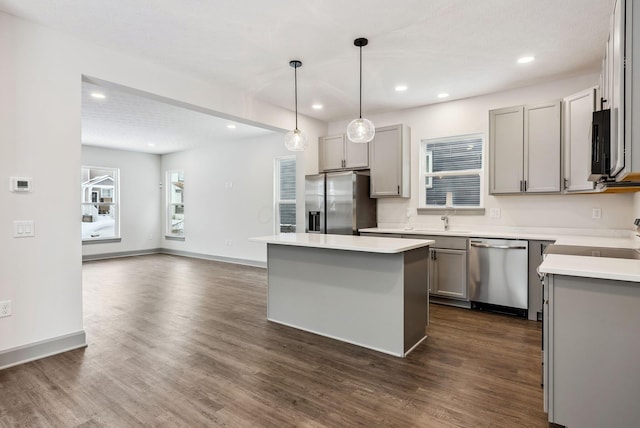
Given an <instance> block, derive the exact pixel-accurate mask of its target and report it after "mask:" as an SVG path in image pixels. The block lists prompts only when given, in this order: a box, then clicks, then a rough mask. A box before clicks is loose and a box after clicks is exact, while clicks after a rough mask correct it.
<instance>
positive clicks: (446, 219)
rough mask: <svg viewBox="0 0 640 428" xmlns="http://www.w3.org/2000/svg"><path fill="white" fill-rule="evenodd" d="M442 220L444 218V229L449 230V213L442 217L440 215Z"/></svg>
mask: <svg viewBox="0 0 640 428" xmlns="http://www.w3.org/2000/svg"><path fill="white" fill-rule="evenodd" d="M440 220H444V230H445V231H447V230H449V214H445V215H443V216H442V217H440Z"/></svg>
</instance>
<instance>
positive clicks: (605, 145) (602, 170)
mask: <svg viewBox="0 0 640 428" xmlns="http://www.w3.org/2000/svg"><path fill="white" fill-rule="evenodd" d="M611 143H612V141H611V109H606V110H600V111H594V112H593V121H592V123H591V174H590V175H589V180H590V181H601V180H603V179H604V180H607V179H608V178H609V177H610V173H611Z"/></svg>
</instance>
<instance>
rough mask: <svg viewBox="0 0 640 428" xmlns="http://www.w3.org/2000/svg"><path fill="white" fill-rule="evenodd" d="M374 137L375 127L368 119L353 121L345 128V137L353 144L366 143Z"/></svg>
mask: <svg viewBox="0 0 640 428" xmlns="http://www.w3.org/2000/svg"><path fill="white" fill-rule="evenodd" d="M375 135H376V127H375V126H374V125H373V122H371V121H370V120H369V119H364V118H362V117H361V118H359V119H354V120H352V121H351V123H349V126H347V137H348V138H349V141H352V142H354V143H368V142H369V141H371V140H373V137H374V136H375Z"/></svg>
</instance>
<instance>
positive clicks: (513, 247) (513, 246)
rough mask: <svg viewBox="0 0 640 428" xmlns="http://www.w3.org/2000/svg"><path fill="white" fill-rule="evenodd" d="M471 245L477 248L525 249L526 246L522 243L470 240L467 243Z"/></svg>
mask: <svg viewBox="0 0 640 428" xmlns="http://www.w3.org/2000/svg"><path fill="white" fill-rule="evenodd" d="M469 245H471V246H472V247H478V248H498V249H501V250H526V249H527V247H526V246H524V245H493V244H485V243H484V242H475V241H471V242H470V243H469Z"/></svg>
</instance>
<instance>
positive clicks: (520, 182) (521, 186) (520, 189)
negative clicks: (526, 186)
mask: <svg viewBox="0 0 640 428" xmlns="http://www.w3.org/2000/svg"><path fill="white" fill-rule="evenodd" d="M520 191H521V192H522V180H520Z"/></svg>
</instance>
